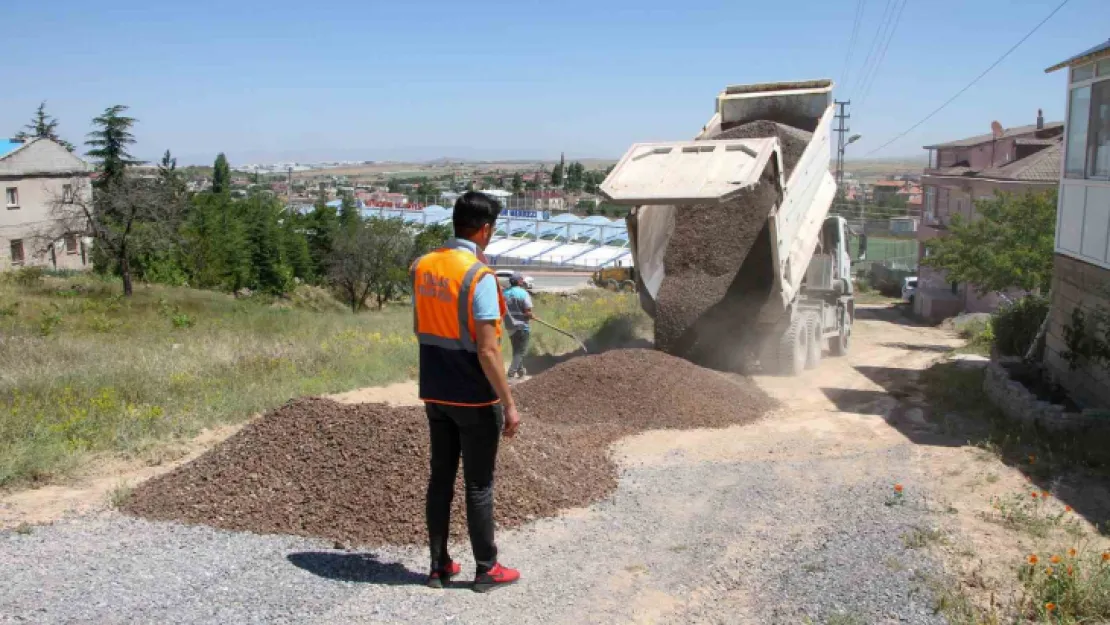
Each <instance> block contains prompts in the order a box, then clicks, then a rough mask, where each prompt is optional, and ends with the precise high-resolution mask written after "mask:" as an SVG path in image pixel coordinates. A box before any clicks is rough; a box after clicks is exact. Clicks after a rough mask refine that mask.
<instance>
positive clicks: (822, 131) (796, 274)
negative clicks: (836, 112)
mask: <svg viewBox="0 0 1110 625" xmlns="http://www.w3.org/2000/svg"><path fill="white" fill-rule="evenodd" d="M757 120H768V121H775V122H779V123H783V124H786V125H789V126H793V127H795V128H799V129H801V130H805V131H807V132H812V133H813V136H812V138H811V139H810V141H809V143H808V144H807V146H806V147H805V150H804V151H803V153H802V155H801V157H800V158H799V160H798V161H797V163H796V164H795V166H794V169H793V170H792V171H791V173H790V176H789V178H785V177H784V175H783V173H784V168H783V160H782V154H781V150H782V146H781V145H780V143H779V139H778V138H777V137H768V138H755V139H729V140H705V138H706V137H713V136H716V135H718V133H720V132H721V130H722V129H727V128H731V127H732V126H735V125H738V124H742V123H746V122H751V121H757ZM832 120H833V98H832V82H831V81H829V80H816V81H806V82H798V83H770V84H757V85H740V86H733V87H728V88H726V89H725V90H724V91H722V92H721V93H720V94H719V95H718V96H717V102H716V111H715V113H714V115H713V117H712V118H711V119H710V120H709V122H708V123H707V124H706V125H705V127H703V129H702V132H701V133H700V134H699V135H698V139H701V140H696V141H678V142H667V143H640V144H635V145H633V146H632V147H631V148H630V149H629V150H628V151H627V152H626V153H625V155H624V156H623V157H622V158H621V160H620V161H619V162H618V163H617V165H616V167H615V168H614V169H613V171H612V172H611V173H610V174H609V176H608V177H607V178H606V179H605V181H604V182H603V183H602V184H601V187H600V191H601V194H602V195H603V196H604V197H605V198H606V199H608V200H609V201H611V202H613V203H618V204H625V205H632V206H634V207H635V208H634V209H633V211H632V216H631V217H630V220H629V235H630V239H631V240H630V245H631V248H632V256H633V259H634V261H635V265H636V267H637V271H638V272H639V275H640V281H641V282H642V285H643V288H642V291H641V297H642V298H643V297H644V296H646V297H647V298H649V299H650V300H651V301H650V302H645V308H646V309H648V312H649V313H651V312H652V310H653V305H654V304H653V302H654V300H655V298H656V296H657V294H658V290H659V287H660V285H661V283H662V281H663V278H664V277H665V270H664V267H663V257H664V255H665V252H666V249H667V243H668V242H669V239H670V235H671V234H672V233H673V231H674V220H675V219H680V218H681V206H682V205H683V204H695V203H698V204H704V203H711V202H728V201H729V200H730V199H732V198H733V197H734V196H736V195H737V194H738V193H739V192H740V190H742V189H745V188H748V187H751V186H753V185H756V184H758V183H759V181H760V179H761V176H763V175H764V172H765V171H767V168H768V167H771V168H773V170H774V177H775V180H776V183H777V185H778V187H779V189H780V191H781V201H780V203H779V204H778V205H776V206H767V207H766V210H767V219H768V227H769V229H770V235H771V241H772V242H773V244H772V245H771V253H772V255H773V263H772V264H773V267H774V272H775V275H774V290H773V291H774V292H773V296H772V297H771V298H770V299H769V300H768V301H767V303H766V304H765V305H764V306H763V308H762V310H761V311H760V313H759V318H758V319H750V320H747V321H748V322H755V323H761V324H778V325H779V326H783V322H784V317H785V322H786V326H789V325H790V323H789V322H790V321H791V317H792V316H793V315H795V314H796V313H798V310H796V309H803V308H804V309H805V310H806V311H807V314H810V315H814V314H815V315H816V316H817V317H818V318H819V319H820V320H821V323H820V326H821V328H820V329H819V330H818V331H817V333H818V334H819V335H820V336H821V337H822V338H828V337H833V336H839V335H840V334H841V333H842V332H850V323H851V316H852V315H853V310H854V309H853V305H852V302H851V273H850V262H851V261H850V258H849V255H848V251H847V228H846V223H845V222H844V220H842V219H838V218H833V219H831V220H826V217H827V216H828V213H829V209H830V207H831V205H832V202H833V199H834V197H835V195H836V182H835V180H834V179H833V176H832V174H831V173H830V172H829V162H830V154H831V145H830V138H829V137H830V131H831V124H832ZM822 242H824V246H823V247H824V249H823V251H822V253H821V254H818V255H816V256H815V251H816V250H817V249H818V247H819V244H820V243H822ZM803 290H806V291H812V292H813V293H815V294H816V293H821V294H822V295H820V296H817V297H809V298H807V297H805V296H804V295H803ZM830 296H831V297H830ZM818 300H820V301H818ZM844 300H846V301H844ZM826 304H827V305H826ZM784 313H789V314H788V315H786V314H784ZM846 347H847V338H846V337H844V344H843V348H844V349H846ZM834 351H835V350H834Z"/></svg>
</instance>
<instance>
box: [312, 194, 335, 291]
mask: <svg viewBox="0 0 1110 625" xmlns="http://www.w3.org/2000/svg"><path fill="white" fill-rule="evenodd" d="M339 231H340V227H339V216H338V214H337V213H336V210H335V209H334V208H332V207H331V206H328V204H327V196H325V195H324V193H323V191H321V192H320V195H319V196H318V197H317V198H316V204H315V205H313V207H312V215H311V216H310V219H309V220H308V251H309V253H310V254H311V256H312V263H313V266H314V267H315V268H316V271H315V274H316V275H317V276H326V275H328V268H329V263H330V262H331V261H330V256H331V252H332V243H333V241H334V240H335V237H336V234H337V233H338V232H339Z"/></svg>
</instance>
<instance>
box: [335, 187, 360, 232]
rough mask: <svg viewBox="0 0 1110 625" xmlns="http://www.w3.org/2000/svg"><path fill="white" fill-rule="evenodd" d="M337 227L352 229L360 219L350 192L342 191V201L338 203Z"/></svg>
mask: <svg viewBox="0 0 1110 625" xmlns="http://www.w3.org/2000/svg"><path fill="white" fill-rule="evenodd" d="M338 217H339V227H340V228H342V229H343V230H352V229H354V228H356V227H358V224H359V222H361V221H362V219H361V217H360V216H359V214H358V204H357V203H356V202H355V198H354V196H353V195H351V194H350V193H344V194H343V199H342V203H341V204H340V205H339V214H338Z"/></svg>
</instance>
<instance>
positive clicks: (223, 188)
mask: <svg viewBox="0 0 1110 625" xmlns="http://www.w3.org/2000/svg"><path fill="white" fill-rule="evenodd" d="M257 176H258V174H257V173H256V174H255V180H254V181H255V182H258V178H257ZM229 191H231V165H228V163H227V157H226V156H224V153H223V152H220V153H219V154H218V155H216V162H215V163H213V164H212V193H216V194H219V193H227V192H229Z"/></svg>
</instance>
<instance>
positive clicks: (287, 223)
mask: <svg viewBox="0 0 1110 625" xmlns="http://www.w3.org/2000/svg"><path fill="white" fill-rule="evenodd" d="M306 221H307V220H306V219H305V218H304V217H303V216H301V215H300V214H299V213H294V214H292V215H288V216H287V217H286V218H285V220H284V221H283V222H282V246H283V247H284V252H285V259H286V262H288V264H289V268H290V269H292V270H293V276H294V277H296V278H299V279H300V280H301V281H302V282H312V281H313V280H314V278H315V272H316V268H315V266H314V264H313V262H312V254H311V252H310V251H309V249H308V238H307V237H306V231H307V227H306V223H305V222H306Z"/></svg>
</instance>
